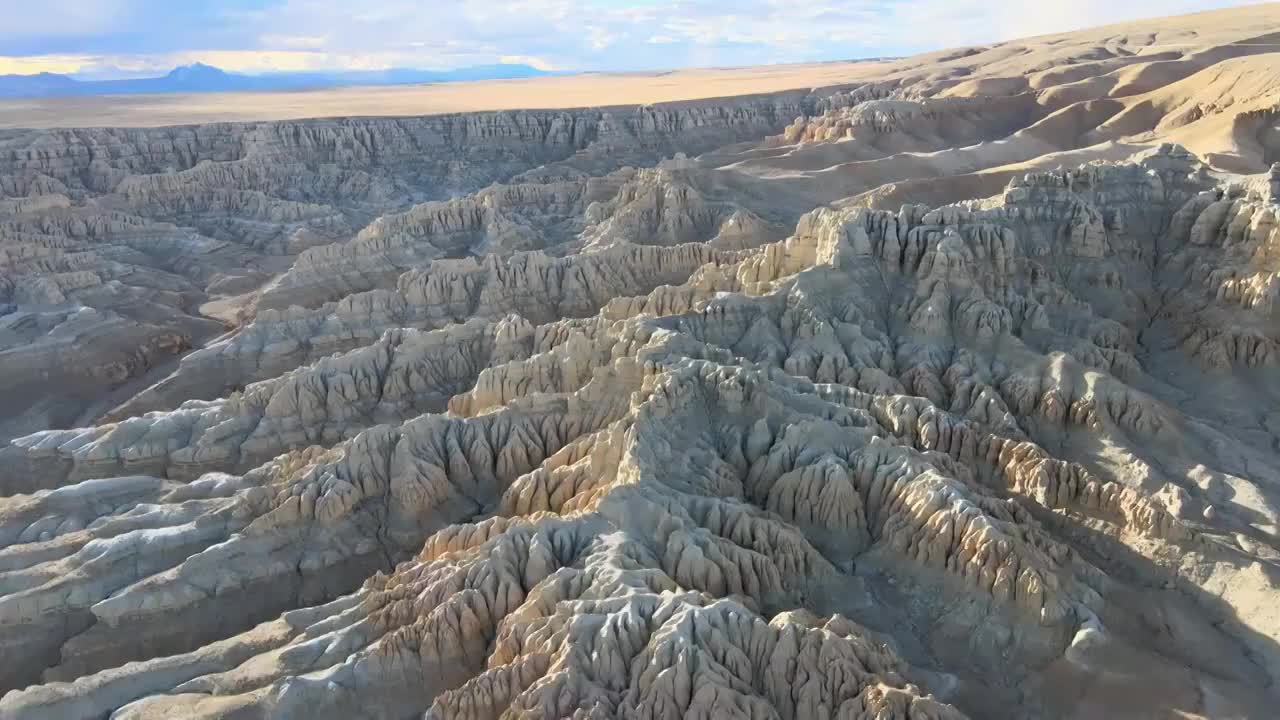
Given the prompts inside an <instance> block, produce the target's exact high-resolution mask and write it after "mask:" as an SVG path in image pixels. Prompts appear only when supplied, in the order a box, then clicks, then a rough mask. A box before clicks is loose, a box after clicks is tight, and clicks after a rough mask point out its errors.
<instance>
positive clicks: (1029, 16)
mask: <svg viewBox="0 0 1280 720" xmlns="http://www.w3.org/2000/svg"><path fill="white" fill-rule="evenodd" d="M1235 4H1241V3H1240V2H1232V0H1125V1H1124V2H1119V1H1118V0H1052V1H1050V0H1043V1H1037V0H809V1H807V2H796V1H795V0H484V1H480V0H433V1H432V2H430V3H424V2H421V1H420V0H378V1H377V2H376V3H374V2H368V3H360V4H358V5H357V7H358V10H356V11H355V12H353V9H352V3H351V2H350V1H349V0H275V1H274V2H268V3H267V4H266V6H265V7H263V8H259V9H253V10H240V11H233V10H226V9H223V8H224V7H225V6H224V5H223V4H206V3H198V2H192V3H173V2H172V0H44V1H43V2H41V3H40V4H38V5H33V4H32V3H30V2H29V1H28V0H0V17H6V22H7V24H6V25H5V26H0V52H3V50H4V49H8V48H11V47H17V48H24V50H23V51H22V52H10V53H8V54H9V55H10V57H8V58H3V59H0V63H7V64H0V67H17V66H18V65H19V64H21V66H22V67H24V68H39V67H48V68H54V67H57V68H59V71H63V72H65V71H66V68H67V67H69V66H74V65H76V64H77V63H82V64H83V65H84V66H85V67H96V66H103V67H105V66H118V67H138V66H146V67H155V68H163V67H166V66H171V65H172V64H173V63H174V62H175V61H176V60H177V59H178V58H189V59H195V60H201V61H203V62H208V63H210V64H215V65H223V66H225V67H227V68H228V69H236V70H245V71H259V70H263V69H271V68H287V69H318V68H330V67H360V68H374V67H397V66H398V67H420V68H449V67H458V66H463V65H469V64H481V63H493V62H500V61H501V60H502V58H504V57H520V58H527V59H531V60H534V61H536V62H537V63H538V64H539V65H540V66H544V67H555V68H558V69H567V70H575V69H582V70H621V69H644V68H666V67H676V66H683V65H691V64H718V65H730V64H738V65H740V64H749V63H758V62H770V61H809V60H820V59H831V58H850V57H859V56H884V55H901V54H909V53H912V52H920V51H925V50H932V49H939V48H945V47H954V46H958V45H973V44H982V43H989V42H994V41H998V40H1007V39H1011V38H1014V37H1018V36H1022V35H1028V34H1036V33H1044V32H1054V31H1064V30H1070V29H1076V28H1080V27H1085V26H1088V25H1095V24H1100V23H1106V22H1113V21H1119V20H1126V19H1132V18H1135V17H1141V16H1144V15H1167V14H1171V13H1178V12H1190V11H1195V10H1201V9H1209V8H1213V7H1222V6H1227V5H1235ZM233 7H234V6H233ZM192 8H195V9H192ZM6 10H8V12H6ZM144 11H147V12H144ZM77 12H79V13H80V14H77ZM148 12H149V13H150V14H148ZM155 17H162V18H163V22H164V27H163V28H152V27H150V26H148V24H147V23H148V22H153V21H152V20H150V19H149V18H155ZM155 22H159V21H155ZM285 28H287V31H284V30H282V29H285ZM59 38H60V39H59ZM139 43H141V45H140V44H139ZM150 43H155V44H156V45H154V46H153V45H150ZM201 48H205V49H201ZM15 56H22V59H21V60H19V59H16V57H15ZM33 56H39V57H33ZM529 64H534V63H533V62H530V63H529Z"/></svg>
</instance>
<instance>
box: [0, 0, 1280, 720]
mask: <svg viewBox="0 0 1280 720" xmlns="http://www.w3.org/2000/svg"><path fill="white" fill-rule="evenodd" d="M1277 32H1280V7H1278V6H1275V5H1270V6H1257V7H1250V8H1243V9H1239V10H1233V11H1223V12H1221V13H1216V14H1209V15H1202V16H1195V17H1192V18H1170V19H1164V20H1152V21H1150V22H1148V23H1145V24H1141V25H1133V26H1118V27H1112V28H1103V29H1099V30H1092V31H1085V32H1080V33H1074V34H1070V35H1065V36H1052V37H1048V38H1033V39H1030V40H1027V41H1020V42H1015V43H1006V44H1001V45H995V46H991V47H986V48H976V49H970V50H965V51H954V52H941V53H936V54H932V55H928V56H922V57H917V58H913V59H907V60H895V61H886V62H881V63H873V64H863V65H857V66H854V67H853V68H852V69H850V68H848V67H844V66H840V67H843V68H844V69H840V67H836V66H833V67H825V68H823V69H821V70H808V71H807V72H812V73H814V78H815V81H814V82H812V83H807V85H809V86H810V87H813V86H817V85H820V84H823V85H827V86H829V87H826V88H825V89H814V90H808V89H806V90H800V91H789V90H785V87H777V86H770V87H769V88H768V89H769V90H771V91H777V92H773V94H767V95H757V96H751V97H728V98H720V99H714V100H699V101H688V102H681V103H676V104H670V105H651V106H640V107H636V106H627V107H622V106H620V107H616V108H606V109H588V110H545V111H518V112H517V111H511V112H489V113H475V114H469V115H468V114H455V115H427V116H421V117H415V118H403V119H379V118H359V119H351V120H298V121H288V122H266V121H260V122H259V121H252V120H250V119H247V118H240V119H238V121H237V122H236V123H226V124H218V125H189V126H183V127H160V128H151V129H130V130H121V129H97V130H83V131H75V132H72V131H67V130H47V131H45V130H28V131H20V132H19V131H6V132H5V133H4V134H3V135H0V193H2V195H0V268H2V269H3V273H0V313H2V314H0V369H2V370H4V372H3V373H0V375H3V376H4V377H3V382H4V383H6V385H5V386H4V387H3V388H0V390H3V392H4V395H3V398H4V404H3V406H2V407H3V414H4V416H3V417H0V421H2V422H3V423H4V424H3V425H2V426H0V429H2V430H3V433H4V434H5V435H6V438H8V439H7V441H6V444H5V446H4V447H3V449H0V657H2V658H6V659H7V658H22V662H0V692H3V693H4V694H3V695H2V696H0V717H2V718H9V717H14V718H59V719H60V718H104V717H111V718H120V719H123V718H172V717H210V718H213V717H244V718H276V717H307V718H328V717H333V718H346V717H376V718H411V717H426V718H433V719H434V718H476V719H480V718H490V719H493V718H544V717H565V718H584V719H585V718H610V717H627V718H680V717H690V718H703V717H705V718H712V717H715V718H720V717H744V718H797V719H798V718H842V719H846V718H847V719H853V718H876V719H877V720H883V719H888V718H903V719H921V718H925V719H948V720H949V719H952V718H961V717H975V718H976V717H981V718H987V717H994V718H1063V719H1080V720H1083V719H1084V718H1099V717H1113V718H1134V717H1149V718H1174V717H1205V718H1228V717H1234V718H1266V717H1270V716H1271V715H1273V714H1274V712H1273V710H1274V708H1275V706H1276V703H1277V701H1280V685H1277V683H1278V682H1280V615H1278V614H1277V610H1276V608H1277V607H1280V486H1277V478H1280V410H1277V408H1280V315H1278V313H1280V164H1273V163H1277V161H1278V160H1280V145H1278V144H1277V143H1278V142H1280V131H1277V130H1276V129H1275V128H1274V127H1272V126H1274V125H1276V123H1277V121H1278V120H1280V115H1278V114H1277V113H1280V110H1278V109H1277V107H1278V106H1277V104H1276V103H1277V102H1280V94H1277V93H1280V77H1277V75H1276V73H1275V72H1274V69H1275V63H1274V62H1273V60H1274V58H1276V57H1280V55H1277V54H1275V52H1274V51H1275V48H1274V47H1271V49H1270V50H1268V48H1269V47H1270V46H1269V45H1268V43H1270V42H1271V40H1270V38H1271V37H1274V34H1275V33H1277ZM1268 53H1270V54H1268ZM846 70H847V71H848V72H849V73H850V74H849V76H848V77H847V78H845V79H847V82H837V81H836V78H834V77H833V74H835V73H837V72H845V71H846ZM734 72H738V73H740V74H739V75H734V76H732V77H737V78H740V79H741V78H746V77H748V75H746V74H744V73H746V71H734ZM761 72H762V73H763V74H765V75H768V77H765V78H764V79H762V80H760V81H759V82H761V83H780V82H782V80H779V77H780V76H779V74H778V73H780V72H782V71H767V72H766V71H761ZM724 77H729V76H724ZM817 80H821V81H822V82H821V83H819V82H817ZM757 89H759V88H757ZM567 97H572V96H571V95H569V96H567ZM112 102H115V101H112ZM264 112H266V113H267V114H270V112H272V111H271V110H270V109H269V108H268V109H267V110H264ZM179 356H180V357H179Z"/></svg>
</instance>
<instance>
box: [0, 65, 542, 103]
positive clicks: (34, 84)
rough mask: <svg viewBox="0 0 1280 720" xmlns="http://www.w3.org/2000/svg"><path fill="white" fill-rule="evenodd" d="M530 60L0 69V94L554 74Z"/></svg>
mask: <svg viewBox="0 0 1280 720" xmlns="http://www.w3.org/2000/svg"><path fill="white" fill-rule="evenodd" d="M551 74H554V73H549V72H546V71H543V70H539V69H537V68H535V67H531V66H529V65H476V66H474V67H465V68H459V69H457V70H446V71H434V70H411V69H405V68H393V69H389V70H359V71H349V72H348V71H335V72H281V73H267V74H263V75H242V74H239V73H230V72H227V71H225V70H221V69H219V68H216V67H213V66H211V65H205V64H203V63H194V64H191V65H183V66H182V67H177V68H174V69H173V70H171V71H170V72H169V73H168V74H166V75H163V76H161V77H149V78H133V79H129V80H77V79H76V78H73V77H71V76H69V75H58V74H55V73H39V74H37V75H0V97H58V96H85V95H135V94H156V93H207V92H241V91H252V90H302V89H312V88H327V87H351V86H357V85H410V84H414V83H440V82H460V81H466V80H506V79H512V78H526V77H536V76H539V75H551Z"/></svg>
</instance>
